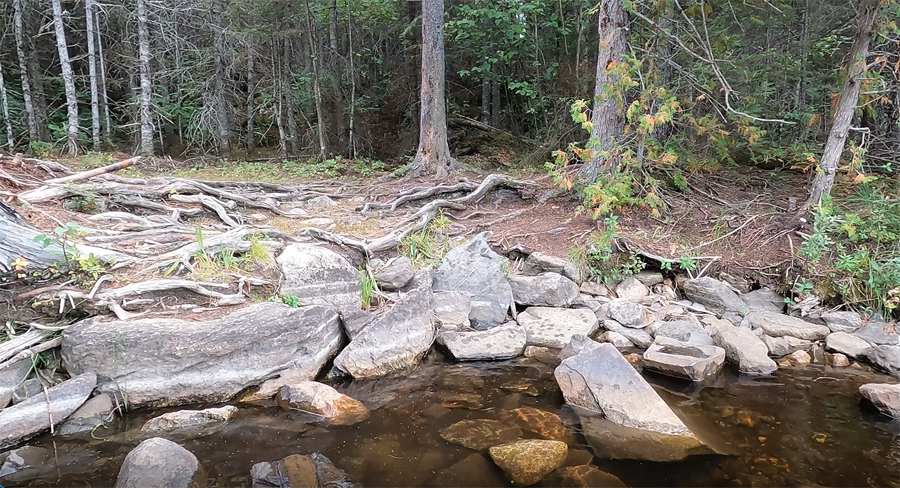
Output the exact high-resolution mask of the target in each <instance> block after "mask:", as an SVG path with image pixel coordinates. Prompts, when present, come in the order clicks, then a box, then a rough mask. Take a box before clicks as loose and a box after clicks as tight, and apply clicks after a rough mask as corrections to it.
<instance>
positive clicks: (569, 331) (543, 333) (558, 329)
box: [518, 307, 599, 347]
mask: <svg viewBox="0 0 900 488" xmlns="http://www.w3.org/2000/svg"><path fill="white" fill-rule="evenodd" d="M518 322H519V325H521V326H522V327H523V328H524V329H525V332H526V334H527V340H528V344H529V345H532V346H545V347H563V346H565V345H566V344H568V343H569V341H570V340H571V339H572V336H573V335H576V334H583V335H590V334H592V333H594V331H596V330H597V325H598V323H599V321H598V320H597V317H596V316H594V314H593V312H591V311H590V310H587V309H583V308H575V309H563V308H548V307H529V308H527V309H526V310H525V311H524V312H522V313H520V314H519V317H518Z"/></svg>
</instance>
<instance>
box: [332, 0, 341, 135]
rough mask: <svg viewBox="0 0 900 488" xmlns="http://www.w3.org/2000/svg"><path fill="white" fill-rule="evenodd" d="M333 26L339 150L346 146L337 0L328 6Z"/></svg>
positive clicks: (336, 129)
mask: <svg viewBox="0 0 900 488" xmlns="http://www.w3.org/2000/svg"><path fill="white" fill-rule="evenodd" d="M328 17H329V20H330V23H331V27H330V28H329V29H328V43H329V45H330V47H331V85H332V89H333V90H334V133H335V137H336V139H337V141H335V142H337V147H338V150H342V148H343V147H344V92H343V90H341V72H342V70H343V66H342V64H341V56H340V54H339V51H338V40H337V39H338V12H337V0H331V4H330V6H329V7H328Z"/></svg>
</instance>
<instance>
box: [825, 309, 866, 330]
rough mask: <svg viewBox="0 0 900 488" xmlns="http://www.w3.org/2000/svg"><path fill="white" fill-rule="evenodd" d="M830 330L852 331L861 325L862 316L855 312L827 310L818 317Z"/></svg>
mask: <svg viewBox="0 0 900 488" xmlns="http://www.w3.org/2000/svg"><path fill="white" fill-rule="evenodd" d="M820 318H821V319H822V320H824V321H825V325H826V326H828V328H829V329H831V331H832V332H847V333H849V332H854V331H855V330H857V329H859V328H860V327H862V324H863V321H862V317H860V315H859V314H858V313H856V312H851V311H844V312H827V313H823V314H822V315H821V317H820Z"/></svg>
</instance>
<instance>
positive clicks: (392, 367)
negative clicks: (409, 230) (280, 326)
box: [334, 251, 452, 379]
mask: <svg viewBox="0 0 900 488" xmlns="http://www.w3.org/2000/svg"><path fill="white" fill-rule="evenodd" d="M451 252H452V251H451ZM427 281H428V280H423V281H422V283H420V284H419V285H418V286H417V287H416V288H413V289H412V290H410V291H409V293H406V294H405V295H404V296H402V297H401V298H400V299H399V300H398V301H397V302H396V303H394V305H393V306H392V307H391V309H390V310H389V311H388V312H387V313H385V314H384V315H382V316H380V317H378V318H376V319H375V320H373V321H372V323H371V324H369V326H367V327H366V328H365V329H363V331H362V332H360V333H359V335H357V336H356V337H355V338H354V339H353V340H352V341H350V344H349V345H347V347H346V348H344V350H343V351H341V353H340V354H338V356H337V357H336V358H335V359H334V366H335V367H336V368H338V369H339V370H341V371H343V372H345V373H347V374H349V375H351V376H353V377H354V378H356V379H360V378H374V377H378V376H385V375H388V374H391V373H395V372H402V371H408V370H409V369H411V368H412V367H413V366H415V365H416V364H417V363H418V362H419V360H420V359H421V358H422V357H423V356H424V355H425V353H426V352H428V350H429V349H430V348H431V343H432V342H433V341H434V334H435V328H434V319H433V313H432V310H433V301H434V299H433V295H432V292H431V288H430V287H429V286H428V283H427Z"/></svg>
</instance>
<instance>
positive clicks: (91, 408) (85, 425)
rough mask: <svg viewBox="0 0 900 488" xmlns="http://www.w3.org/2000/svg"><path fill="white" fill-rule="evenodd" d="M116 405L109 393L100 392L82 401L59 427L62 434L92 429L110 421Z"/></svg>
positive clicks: (113, 415)
mask: <svg viewBox="0 0 900 488" xmlns="http://www.w3.org/2000/svg"><path fill="white" fill-rule="evenodd" d="M116 408H117V407H116V405H115V404H114V403H113V397H112V395H110V394H109V393H102V394H100V395H97V396H95V397H94V398H91V399H90V400H88V401H86V402H84V405H82V406H80V407H78V410H75V412H74V413H73V414H72V415H71V416H69V418H68V420H66V421H65V422H64V423H63V424H62V425H61V426H60V427H59V433H60V434H62V435H68V434H76V433H79V432H88V431H92V430H94V429H95V428H96V427H97V426H99V425H103V424H106V423H107V422H111V421H112V420H113V418H114V417H115V411H116Z"/></svg>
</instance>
